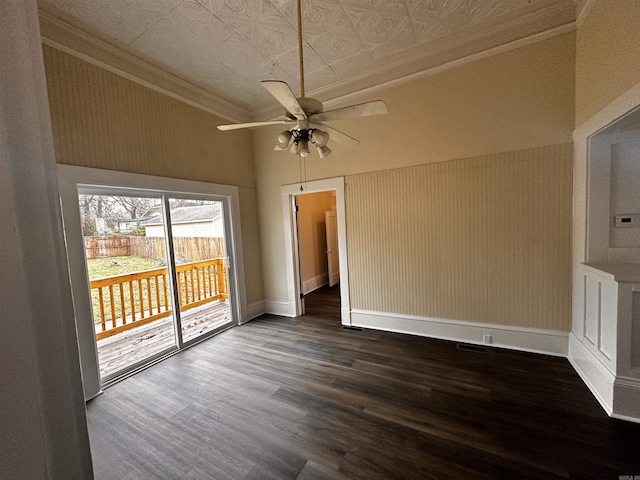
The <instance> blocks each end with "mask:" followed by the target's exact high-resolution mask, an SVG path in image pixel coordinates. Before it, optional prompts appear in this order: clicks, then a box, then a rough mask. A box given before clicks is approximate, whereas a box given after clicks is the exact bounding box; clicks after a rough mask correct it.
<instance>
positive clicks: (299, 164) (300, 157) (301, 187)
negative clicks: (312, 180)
mask: <svg viewBox="0 0 640 480" xmlns="http://www.w3.org/2000/svg"><path fill="white" fill-rule="evenodd" d="M302 158H303V157H302V155H300V154H298V173H299V175H300V191H301V192H302V191H304V187H303V186H302Z"/></svg>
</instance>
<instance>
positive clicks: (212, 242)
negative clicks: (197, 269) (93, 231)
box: [84, 236, 226, 263]
mask: <svg viewBox="0 0 640 480" xmlns="http://www.w3.org/2000/svg"><path fill="white" fill-rule="evenodd" d="M173 247H174V250H175V252H176V257H177V259H180V261H186V262H199V261H201V260H205V259H208V258H220V257H224V256H225V255H226V253H225V249H224V239H223V238H220V237H174V239H173ZM84 248H85V252H86V255H87V258H88V259H93V258H105V257H128V256H135V257H142V258H153V259H155V260H165V253H164V252H165V244H164V238H163V237H136V236H111V237H84ZM180 261H178V262H177V263H181V262H180Z"/></svg>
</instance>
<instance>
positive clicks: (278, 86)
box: [262, 80, 307, 120]
mask: <svg viewBox="0 0 640 480" xmlns="http://www.w3.org/2000/svg"><path fill="white" fill-rule="evenodd" d="M262 86H263V87H264V88H266V89H267V91H268V92H269V93H270V94H271V95H273V97H274V98H275V99H276V100H278V102H280V104H281V105H282V106H283V107H284V108H286V109H287V111H288V112H290V113H291V114H292V115H293V116H294V117H296V118H297V119H298V120H304V119H306V118H307V114H306V113H304V110H303V109H302V107H301V106H300V104H299V103H298V99H297V98H296V96H295V95H294V94H293V92H292V91H291V89H290V88H289V85H287V84H286V83H285V82H282V81H280V80H263V81H262Z"/></svg>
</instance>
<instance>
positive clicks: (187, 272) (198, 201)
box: [78, 187, 232, 384]
mask: <svg viewBox="0 0 640 480" xmlns="http://www.w3.org/2000/svg"><path fill="white" fill-rule="evenodd" d="M78 192H79V193H78V205H79V209H80V214H81V225H82V231H83V239H84V252H85V258H86V267H87V273H88V280H89V292H90V297H91V310H92V317H93V325H94V328H95V338H96V347H97V355H98V363H99V368H100V377H101V381H102V383H103V384H104V383H106V382H110V381H112V380H114V379H116V378H118V377H119V376H121V375H123V374H126V373H128V372H130V371H132V370H135V369H137V368H140V367H142V366H144V365H146V364H147V363H149V362H153V361H155V360H157V359H159V358H162V357H163V356H165V355H168V354H170V353H172V352H174V351H176V350H179V349H181V348H184V347H185V346H189V345H190V344H193V343H195V342H197V341H199V340H201V339H203V338H206V337H207V336H208V335H211V334H213V333H215V332H216V331H219V330H221V329H222V328H226V327H227V326H228V325H229V324H231V322H232V314H231V309H230V298H229V297H230V291H229V272H228V268H227V265H228V255H227V247H226V235H225V233H226V232H225V210H226V209H225V202H224V200H223V199H221V200H217V199H214V198H212V197H211V196H202V195H201V196H180V197H179V196H172V195H170V194H169V193H151V194H150V193H149V192H145V191H137V190H126V192H125V193H126V194H122V193H121V192H120V191H118V189H114V188H100V187H82V188H79V191H78Z"/></svg>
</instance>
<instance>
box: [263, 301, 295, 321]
mask: <svg viewBox="0 0 640 480" xmlns="http://www.w3.org/2000/svg"><path fill="white" fill-rule="evenodd" d="M264 310H265V311H264V313H270V314H271V315H280V316H283V317H295V316H296V304H295V303H290V302H283V301H281V300H265V301H264Z"/></svg>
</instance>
